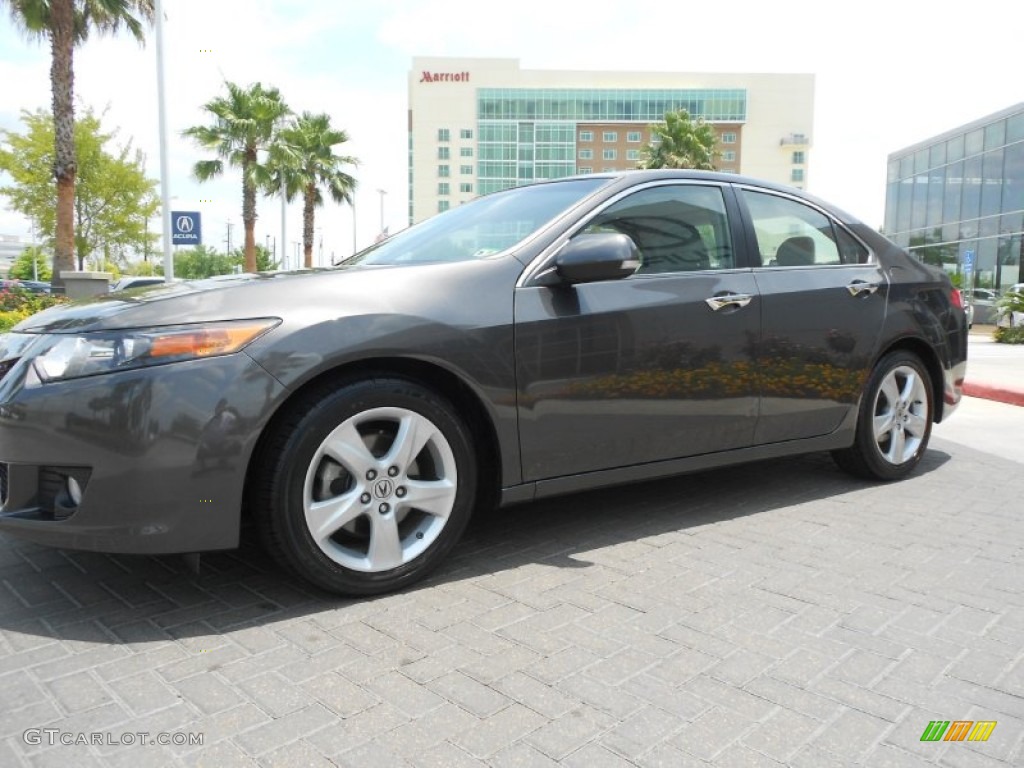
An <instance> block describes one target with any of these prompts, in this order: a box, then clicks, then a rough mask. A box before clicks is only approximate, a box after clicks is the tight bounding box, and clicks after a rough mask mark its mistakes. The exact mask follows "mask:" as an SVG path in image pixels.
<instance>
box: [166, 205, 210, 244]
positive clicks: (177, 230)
mask: <svg viewBox="0 0 1024 768" xmlns="http://www.w3.org/2000/svg"><path fill="white" fill-rule="evenodd" d="M202 242H203V229H202V226H200V223H199V211H171V244H172V245H199V244H200V243H202Z"/></svg>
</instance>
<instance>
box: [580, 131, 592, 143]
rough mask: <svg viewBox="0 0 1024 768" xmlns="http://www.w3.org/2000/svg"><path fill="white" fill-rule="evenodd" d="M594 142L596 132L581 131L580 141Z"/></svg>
mask: <svg viewBox="0 0 1024 768" xmlns="http://www.w3.org/2000/svg"><path fill="white" fill-rule="evenodd" d="M593 140H594V132H593V131H580V141H593Z"/></svg>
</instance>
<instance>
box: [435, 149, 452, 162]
mask: <svg viewBox="0 0 1024 768" xmlns="http://www.w3.org/2000/svg"><path fill="white" fill-rule="evenodd" d="M448 152H449V150H448V147H438V148H437V159H438V160H447V159H448Z"/></svg>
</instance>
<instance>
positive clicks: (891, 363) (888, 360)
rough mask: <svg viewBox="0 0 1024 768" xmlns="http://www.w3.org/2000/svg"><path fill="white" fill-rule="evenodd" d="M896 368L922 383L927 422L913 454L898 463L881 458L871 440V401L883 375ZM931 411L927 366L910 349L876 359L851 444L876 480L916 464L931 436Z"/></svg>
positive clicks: (904, 471)
mask: <svg viewBox="0 0 1024 768" xmlns="http://www.w3.org/2000/svg"><path fill="white" fill-rule="evenodd" d="M900 367H910V368H913V369H914V371H916V372H917V375H918V376H920V377H921V380H922V381H923V382H924V390H925V397H926V399H927V402H928V419H927V421H928V424H927V426H926V428H925V434H924V437H923V438H922V440H921V444H920V445H919V446H918V447H917V450H916V451H915V452H914V455H913V456H911V457H910V458H909V459H907V460H906V461H904V462H902V463H900V464H893V463H891V462H890V461H889V460H888V459H886V458H885V456H884V455H883V454H882V451H881V449H880V448H879V447H878V441H877V440H875V426H874V417H875V402H876V401H877V399H878V394H879V390H880V388H881V386H882V382H883V381H885V379H886V377H887V376H888V375H889V374H890V373H892V371H893V370H894V369H895V368H900ZM934 414H935V402H934V393H933V392H932V385H931V377H930V376H929V375H928V371H927V369H926V368H925V367H924V364H923V363H922V362H921V359H920V358H919V357H918V356H917V355H915V354H913V353H912V352H907V351H903V350H897V351H895V352H890V353H889V354H887V355H886V356H885V357H883V358H882V359H881V360H879V361H878V364H877V365H876V366H875V368H874V370H873V371H872V373H871V377H870V378H869V379H868V386H867V389H866V392H865V395H864V402H863V405H862V407H861V410H860V415H859V417H858V420H859V423H858V425H857V434H858V440H857V445H856V446H855V447H856V449H857V450H859V451H860V452H861V454H862V456H863V458H864V461H865V463H866V464H867V466H868V469H869V470H870V471H871V473H872V474H873V475H875V476H876V477H878V478H879V479H883V480H899V479H901V478H903V477H906V476H907V475H908V474H909V473H910V472H912V471H913V470H914V468H915V467H916V466H917V465H918V463H920V461H921V457H922V456H924V453H925V451H926V450H927V449H928V442H929V440H930V438H931V433H932V424H933V422H934Z"/></svg>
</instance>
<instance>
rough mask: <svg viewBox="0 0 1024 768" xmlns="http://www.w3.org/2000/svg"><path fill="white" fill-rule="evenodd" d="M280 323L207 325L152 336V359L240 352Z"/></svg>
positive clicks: (254, 322) (250, 322)
mask: <svg viewBox="0 0 1024 768" xmlns="http://www.w3.org/2000/svg"><path fill="white" fill-rule="evenodd" d="M276 324H277V321H276V320H266V319H263V320H250V321H241V322H232V323H222V324H208V325H204V326H203V327H201V328H195V329H182V330H176V331H172V332H170V333H166V334H161V335H159V336H154V337H153V342H152V346H151V347H150V350H149V357H211V356H213V355H228V354H231V353H232V352H237V351H238V350H240V349H242V348H243V347H244V346H246V345H247V344H249V343H250V342H252V341H255V340H256V339H257V338H258V337H259V336H261V335H262V334H264V333H266V332H267V331H268V330H270V329H271V328H273V327H274V326H275V325H276Z"/></svg>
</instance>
